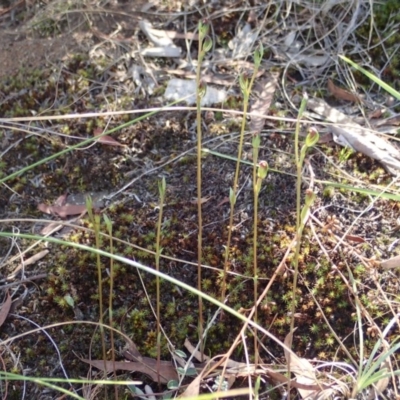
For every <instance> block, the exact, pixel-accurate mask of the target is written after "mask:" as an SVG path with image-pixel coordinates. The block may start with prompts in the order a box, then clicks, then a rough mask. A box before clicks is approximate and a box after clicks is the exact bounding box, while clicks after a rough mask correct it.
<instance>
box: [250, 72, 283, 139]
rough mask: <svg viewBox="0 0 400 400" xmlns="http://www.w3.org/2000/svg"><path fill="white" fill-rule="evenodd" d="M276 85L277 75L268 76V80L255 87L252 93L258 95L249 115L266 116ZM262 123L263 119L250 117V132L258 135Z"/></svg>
mask: <svg viewBox="0 0 400 400" xmlns="http://www.w3.org/2000/svg"><path fill="white" fill-rule="evenodd" d="M277 85H278V76H277V75H270V76H269V77H268V78H266V79H263V80H261V81H260V82H258V83H257V84H256V85H255V87H254V91H253V92H255V93H258V98H257V100H256V101H255V102H254V104H253V105H252V106H251V108H250V112H251V113H256V114H260V115H265V116H266V115H267V113H268V110H269V108H270V107H271V103H272V100H273V99H274V94H275V91H276V87H277ZM264 121H265V118H263V117H259V116H252V117H251V123H250V130H251V131H252V132H257V133H259V132H260V131H261V129H262V128H263V126H264Z"/></svg>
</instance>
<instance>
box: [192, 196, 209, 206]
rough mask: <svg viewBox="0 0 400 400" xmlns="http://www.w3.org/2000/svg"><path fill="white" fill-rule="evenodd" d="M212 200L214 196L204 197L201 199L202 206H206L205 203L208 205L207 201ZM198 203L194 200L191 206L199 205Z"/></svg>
mask: <svg viewBox="0 0 400 400" xmlns="http://www.w3.org/2000/svg"><path fill="white" fill-rule="evenodd" d="M211 199H212V196H208V197H202V198H201V199H200V204H204V203H207V201H209V200H211ZM197 203H198V202H197V199H194V200H192V201H191V202H190V204H195V205H196V204H197Z"/></svg>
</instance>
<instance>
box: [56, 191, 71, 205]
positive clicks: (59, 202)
mask: <svg viewBox="0 0 400 400" xmlns="http://www.w3.org/2000/svg"><path fill="white" fill-rule="evenodd" d="M67 197H68V193H64V194H62V195H61V196H60V197H59V198H58V199H57V200H56V201H55V203H54V205H55V206H60V207H61V206H63V205H65V203H66V202H67Z"/></svg>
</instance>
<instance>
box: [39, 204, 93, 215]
mask: <svg viewBox="0 0 400 400" xmlns="http://www.w3.org/2000/svg"><path fill="white" fill-rule="evenodd" d="M38 210H40V211H42V212H44V213H46V214H52V215H57V216H59V217H61V218H66V217H68V216H69V215H78V214H82V213H83V212H85V211H86V206H85V205H79V204H66V205H64V206H49V205H47V204H44V203H41V204H39V205H38Z"/></svg>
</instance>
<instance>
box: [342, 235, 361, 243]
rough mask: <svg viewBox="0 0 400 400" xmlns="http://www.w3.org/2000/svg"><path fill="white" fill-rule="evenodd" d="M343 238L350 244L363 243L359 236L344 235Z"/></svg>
mask: <svg viewBox="0 0 400 400" xmlns="http://www.w3.org/2000/svg"><path fill="white" fill-rule="evenodd" d="M345 237H346V239H347V240H350V241H351V242H356V243H365V239H363V238H362V237H361V236H355V235H346V236H345Z"/></svg>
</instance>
